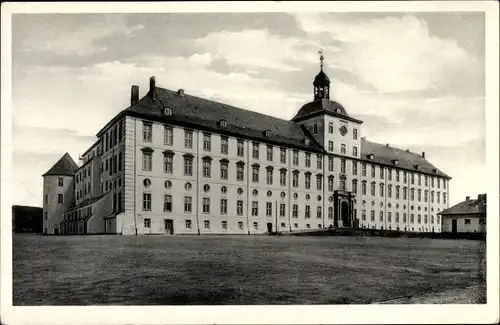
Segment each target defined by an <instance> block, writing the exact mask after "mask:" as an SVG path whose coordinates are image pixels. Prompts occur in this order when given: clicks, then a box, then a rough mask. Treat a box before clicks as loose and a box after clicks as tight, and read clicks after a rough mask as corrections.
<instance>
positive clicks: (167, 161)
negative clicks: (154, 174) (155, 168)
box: [163, 154, 174, 174]
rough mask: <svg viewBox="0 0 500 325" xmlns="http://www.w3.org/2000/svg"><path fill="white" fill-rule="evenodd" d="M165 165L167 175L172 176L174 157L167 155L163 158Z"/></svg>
mask: <svg viewBox="0 0 500 325" xmlns="http://www.w3.org/2000/svg"><path fill="white" fill-rule="evenodd" d="M163 165H164V168H163V169H164V171H165V173H167V174H172V173H173V171H174V156H172V155H168V154H167V155H165V156H164V157H163Z"/></svg>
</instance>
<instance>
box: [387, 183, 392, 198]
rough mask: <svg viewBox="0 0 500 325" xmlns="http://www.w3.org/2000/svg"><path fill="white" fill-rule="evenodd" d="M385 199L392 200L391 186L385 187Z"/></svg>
mask: <svg viewBox="0 0 500 325" xmlns="http://www.w3.org/2000/svg"><path fill="white" fill-rule="evenodd" d="M387 197H388V198H392V185H387Z"/></svg>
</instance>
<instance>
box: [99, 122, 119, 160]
mask: <svg viewBox="0 0 500 325" xmlns="http://www.w3.org/2000/svg"><path fill="white" fill-rule="evenodd" d="M123 121H124V120H123V119H122V120H120V121H119V122H118V123H116V124H115V125H114V126H113V127H112V128H111V129H109V131H108V132H106V134H105V135H104V136H102V137H101V143H100V146H101V148H104V152H107V151H108V150H110V149H111V148H113V147H114V146H115V145H117V144H118V143H120V142H122V140H123V133H124V131H125V128H124V126H123Z"/></svg>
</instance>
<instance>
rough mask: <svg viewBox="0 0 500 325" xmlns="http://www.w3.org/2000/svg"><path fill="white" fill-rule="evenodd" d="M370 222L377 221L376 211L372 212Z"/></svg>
mask: <svg viewBox="0 0 500 325" xmlns="http://www.w3.org/2000/svg"><path fill="white" fill-rule="evenodd" d="M370 221H375V211H370Z"/></svg>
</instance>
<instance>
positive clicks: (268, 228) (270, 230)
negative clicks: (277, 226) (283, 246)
mask: <svg viewBox="0 0 500 325" xmlns="http://www.w3.org/2000/svg"><path fill="white" fill-rule="evenodd" d="M267 232H268V233H272V232H273V224H272V223H270V222H268V223H267Z"/></svg>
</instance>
